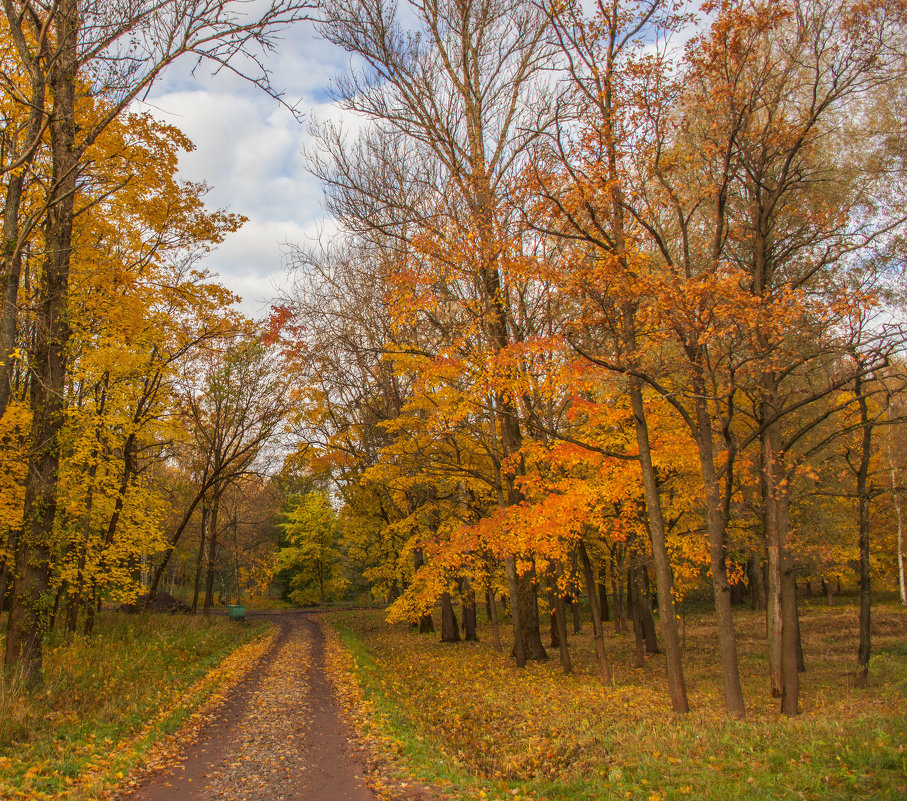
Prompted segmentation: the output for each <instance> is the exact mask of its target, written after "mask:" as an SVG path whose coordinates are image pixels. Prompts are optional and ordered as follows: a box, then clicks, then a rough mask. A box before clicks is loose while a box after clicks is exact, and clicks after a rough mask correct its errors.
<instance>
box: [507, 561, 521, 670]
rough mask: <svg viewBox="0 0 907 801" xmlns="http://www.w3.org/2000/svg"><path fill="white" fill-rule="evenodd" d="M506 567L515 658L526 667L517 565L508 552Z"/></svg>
mask: <svg viewBox="0 0 907 801" xmlns="http://www.w3.org/2000/svg"><path fill="white" fill-rule="evenodd" d="M504 567H505V569H506V571H507V584H508V585H509V589H510V613H511V618H512V620H513V658H514V659H515V660H516V664H517V667H525V666H526V649H525V647H524V646H523V625H522V621H521V620H520V603H519V600H518V598H517V595H518V594H519V585H518V581H517V574H516V565H515V564H514V561H513V556H512V555H511V554H507V555H506V556H505V557H504Z"/></svg>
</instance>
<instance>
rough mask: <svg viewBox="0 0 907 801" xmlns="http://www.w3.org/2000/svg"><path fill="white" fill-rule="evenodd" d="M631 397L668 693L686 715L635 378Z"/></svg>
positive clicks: (669, 582)
mask: <svg viewBox="0 0 907 801" xmlns="http://www.w3.org/2000/svg"><path fill="white" fill-rule="evenodd" d="M629 394H630V404H631V407H632V409H633V419H634V422H635V427H636V442H637V446H638V449H639V463H640V468H641V469H642V481H643V489H644V491H645V498H646V517H647V520H648V523H649V538H650V541H651V543H652V556H653V558H654V560H655V577H656V586H657V590H658V610H659V614H660V617H661V630H662V636H663V638H664V644H665V661H666V663H667V673H668V692H669V694H670V696H671V707H672V708H673V710H674V712H676V713H678V714H686V713H687V712H689V711H690V704H689V701H687V687H686V681H685V680H684V676H683V663H682V661H681V656H680V636H679V634H678V631H677V615H676V613H675V611H674V598H673V595H672V586H673V578H672V575H671V564H670V559H669V557H668V549H667V546H666V544H665V525H664V515H663V513H662V510H661V496H660V494H659V491H658V480H657V478H656V475H655V466H654V464H653V462H652V451H651V448H650V445H649V426H648V422H647V420H646V411H645V405H644V402H643V397H642V388H641V387H640V385H639V382H638V380H636V379H634V378H630V380H629Z"/></svg>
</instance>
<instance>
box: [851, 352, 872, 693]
mask: <svg viewBox="0 0 907 801" xmlns="http://www.w3.org/2000/svg"><path fill="white" fill-rule="evenodd" d="M854 394H855V395H856V397H857V403H858V404H859V407H860V425H861V433H862V437H861V441H860V464H859V467H858V469H857V504H858V531H859V540H860V646H859V648H858V649H857V679H856V683H857V686H858V687H865V686H866V684H867V683H868V681H869V656H870V652H871V645H872V644H871V640H870V637H871V632H870V623H871V621H870V614H871V606H872V588H871V587H870V569H869V497H870V494H871V492H872V487H871V486H870V485H869V460H870V457H871V456H872V423H871V422H870V420H869V406H868V404H867V402H866V394H865V393H864V392H863V377H862V375H861V374H860V371H859V370H858V371H857V376H856V378H855V379H854Z"/></svg>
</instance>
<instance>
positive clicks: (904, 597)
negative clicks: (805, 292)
mask: <svg viewBox="0 0 907 801" xmlns="http://www.w3.org/2000/svg"><path fill="white" fill-rule="evenodd" d="M888 403H889V406H888V417H889V425H888V475H889V476H890V478H891V501H892V503H893V504H894V516H895V520H896V521H897V529H898V589H899V590H900V593H901V603H902V604H903V605H904V606H907V576H905V572H904V514H903V511H902V509H901V492H900V487H899V486H898V474H897V468H896V467H895V463H894V449H893V447H892V434H893V430H892V429H893V427H892V426H891V424H890V422H891V401H890V400H889V402H888ZM0 598H2V596H0Z"/></svg>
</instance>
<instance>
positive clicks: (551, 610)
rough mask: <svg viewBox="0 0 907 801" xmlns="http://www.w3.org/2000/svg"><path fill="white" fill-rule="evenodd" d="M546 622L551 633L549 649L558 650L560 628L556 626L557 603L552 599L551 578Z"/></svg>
mask: <svg viewBox="0 0 907 801" xmlns="http://www.w3.org/2000/svg"><path fill="white" fill-rule="evenodd" d="M548 620H549V624H550V625H549V629H550V632H551V639H550V643H551V647H552V648H560V645H561V634H560V628H559V627H558V624H557V603H556V601H555V598H554V586H553V582H552V581H551V578H550V577H549V579H548Z"/></svg>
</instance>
